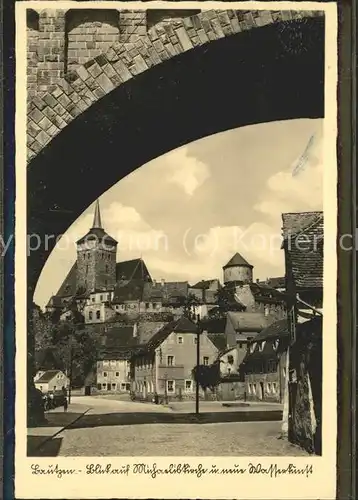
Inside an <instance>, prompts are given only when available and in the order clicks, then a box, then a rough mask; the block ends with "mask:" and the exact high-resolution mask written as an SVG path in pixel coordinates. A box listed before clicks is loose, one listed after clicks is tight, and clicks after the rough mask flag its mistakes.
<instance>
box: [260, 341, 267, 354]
mask: <svg viewBox="0 0 358 500" xmlns="http://www.w3.org/2000/svg"><path fill="white" fill-rule="evenodd" d="M265 344H266V341H265V340H264V341H263V342H260V343H259V351H260V352H262V351H263V350H264V347H265Z"/></svg>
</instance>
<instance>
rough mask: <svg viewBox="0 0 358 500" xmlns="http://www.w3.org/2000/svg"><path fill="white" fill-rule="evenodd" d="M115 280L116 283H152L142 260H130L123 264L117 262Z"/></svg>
mask: <svg viewBox="0 0 358 500" xmlns="http://www.w3.org/2000/svg"><path fill="white" fill-rule="evenodd" d="M116 279H117V281H122V280H123V281H130V280H142V281H152V278H151V276H150V274H149V271H148V269H147V266H146V265H145V262H144V261H143V260H142V259H132V260H126V261H123V262H117V264H116Z"/></svg>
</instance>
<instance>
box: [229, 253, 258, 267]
mask: <svg viewBox="0 0 358 500" xmlns="http://www.w3.org/2000/svg"><path fill="white" fill-rule="evenodd" d="M236 266H245V267H251V268H252V267H254V266H252V265H251V264H249V263H248V262H247V260H246V259H244V257H243V256H242V255H240V254H239V253H238V252H236V254H235V255H234V256H233V257H231V259H230V260H229V262H228V263H227V264H225V266H224V267H223V269H225V268H226V267H236Z"/></svg>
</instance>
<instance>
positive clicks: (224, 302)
mask: <svg viewBox="0 0 358 500" xmlns="http://www.w3.org/2000/svg"><path fill="white" fill-rule="evenodd" d="M215 296H216V300H217V304H218V308H217V310H216V311H215V315H216V316H217V317H220V316H223V315H224V314H226V313H227V312H228V311H244V310H245V306H244V305H242V304H240V303H239V302H237V300H236V299H235V288H233V287H228V286H224V287H221V288H219V290H218V291H217V292H216V294H215ZM213 315H214V313H213V314H211V316H213Z"/></svg>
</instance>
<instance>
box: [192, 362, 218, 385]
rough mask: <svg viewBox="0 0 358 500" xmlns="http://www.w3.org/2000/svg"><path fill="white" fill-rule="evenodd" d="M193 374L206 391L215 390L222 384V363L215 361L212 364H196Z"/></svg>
mask: <svg viewBox="0 0 358 500" xmlns="http://www.w3.org/2000/svg"><path fill="white" fill-rule="evenodd" d="M192 376H193V379H194V380H195V382H196V383H198V384H199V385H200V387H201V388H202V389H203V391H204V392H206V390H207V389H210V390H211V391H212V392H214V391H215V389H216V387H217V386H218V385H219V384H220V364H219V362H215V363H213V364H212V365H198V366H195V367H194V368H193V370H192Z"/></svg>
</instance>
